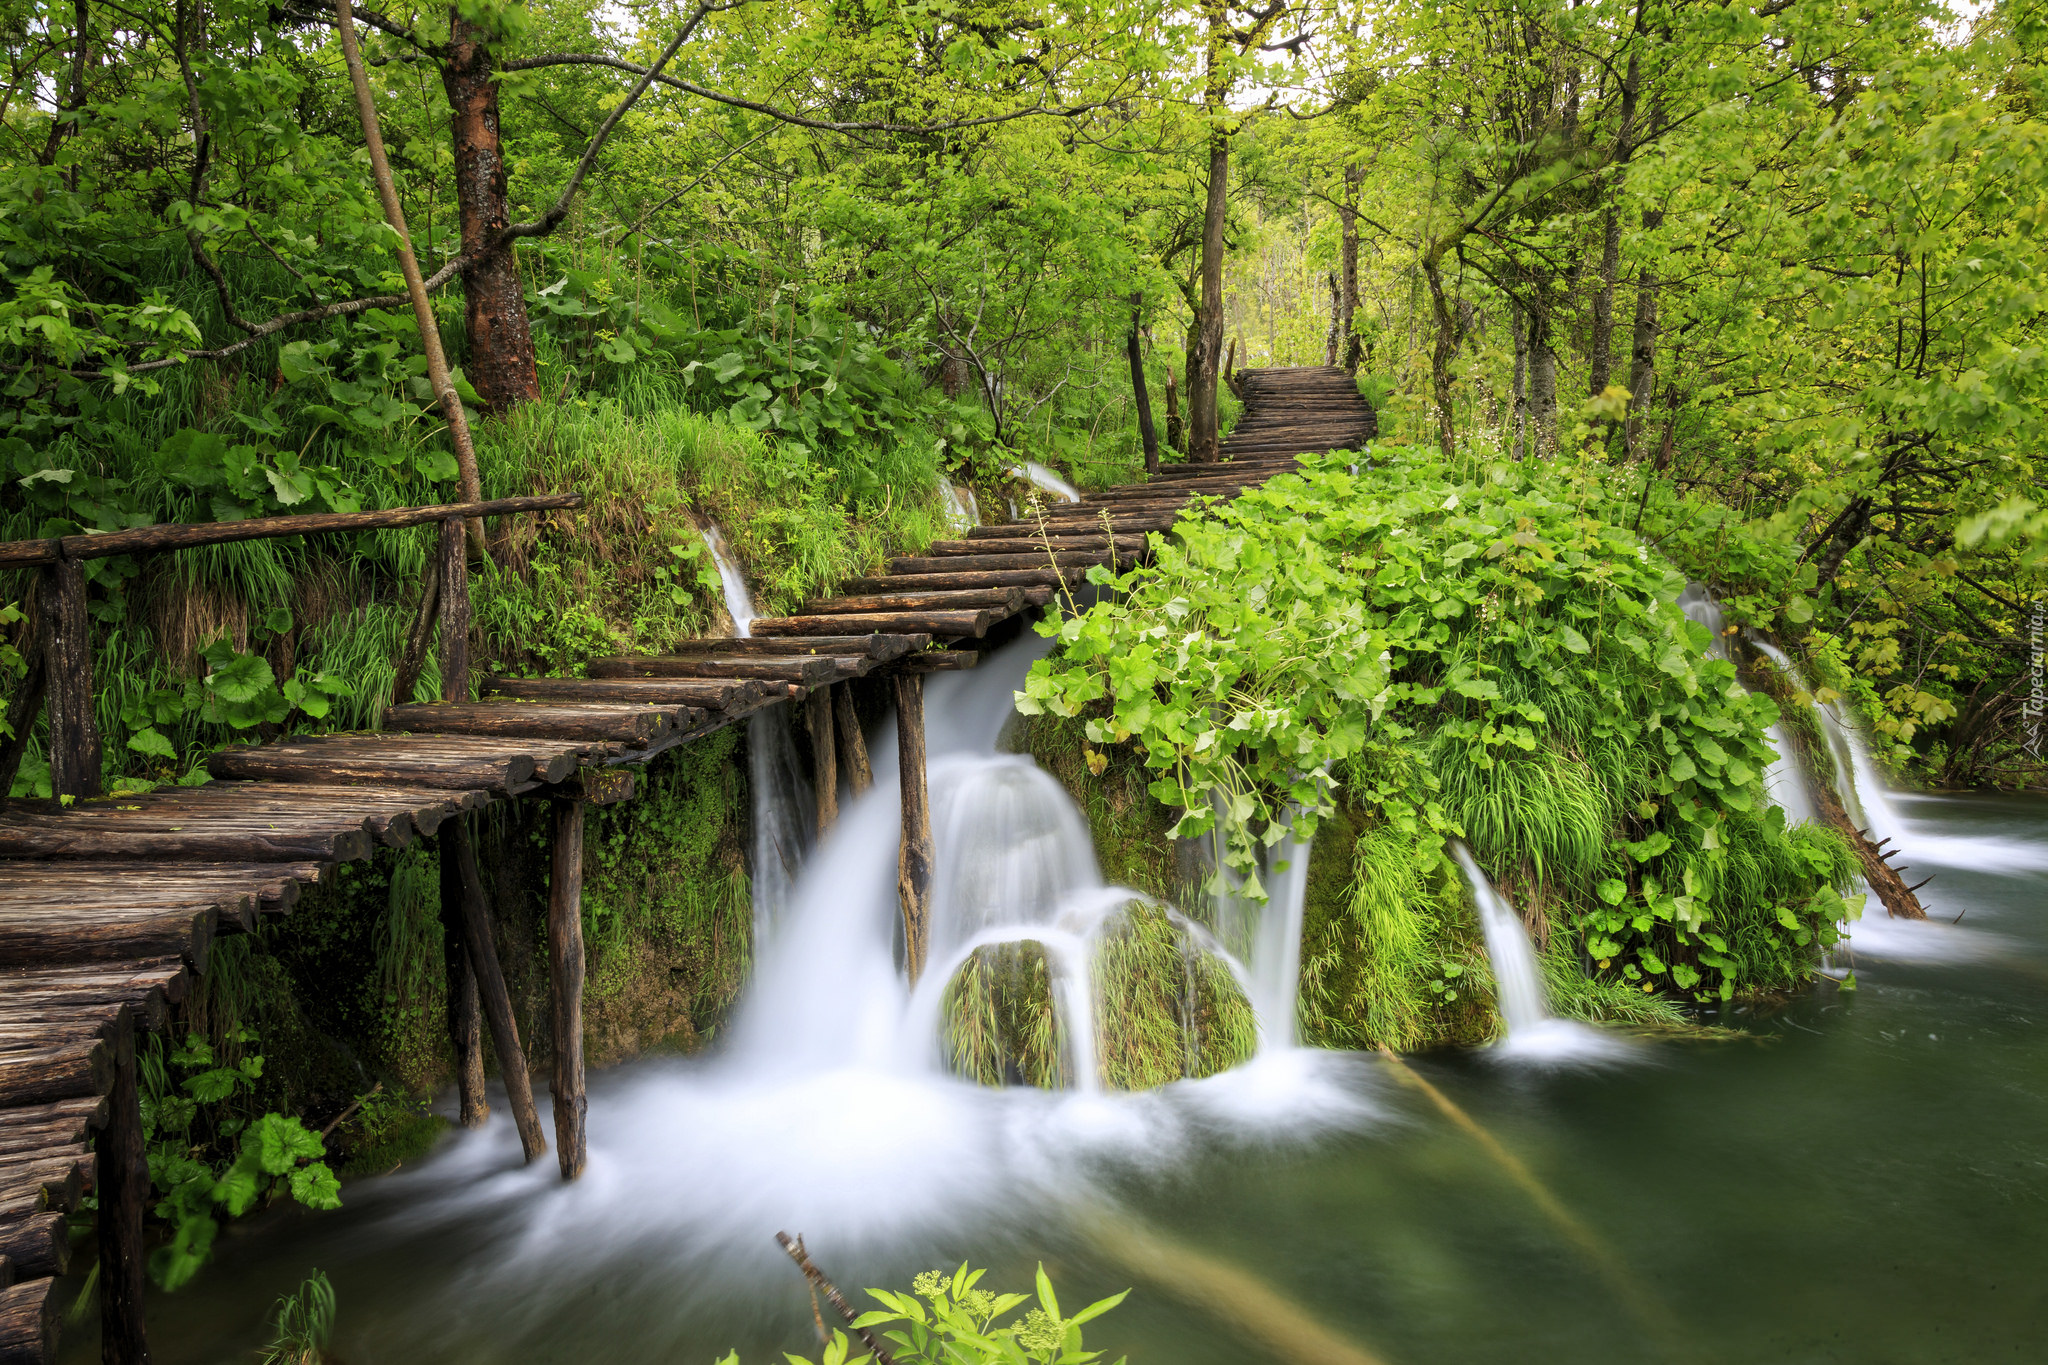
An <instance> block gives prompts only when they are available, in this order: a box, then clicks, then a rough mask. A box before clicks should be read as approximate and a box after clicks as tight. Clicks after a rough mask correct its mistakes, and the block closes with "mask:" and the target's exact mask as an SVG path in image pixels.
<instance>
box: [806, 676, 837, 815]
mask: <svg viewBox="0 0 2048 1365" xmlns="http://www.w3.org/2000/svg"><path fill="white" fill-rule="evenodd" d="M836 690H837V689H836V688H834V687H833V686H832V685H831V684H830V683H827V684H826V685H825V686H823V687H814V688H812V689H811V692H810V695H809V696H807V697H805V698H804V705H805V707H806V708H807V709H808V712H809V718H810V723H811V767H812V772H811V785H812V786H813V787H814V788H816V789H817V794H818V828H817V836H818V837H819V838H820V839H822V838H824V837H825V831H826V830H828V829H830V828H832V826H833V824H834V823H835V822H836V821H837V820H838V819H839V746H838V745H837V744H836V743H835V742H834V740H833V736H832V693H833V692H834V691H836Z"/></svg>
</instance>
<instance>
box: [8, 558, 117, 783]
mask: <svg viewBox="0 0 2048 1365" xmlns="http://www.w3.org/2000/svg"><path fill="white" fill-rule="evenodd" d="M36 600H37V604H38V608H39V610H40V611H41V613H42V624H43V673H44V685H43V691H44V694H45V695H46V696H47V697H48V698H49V709H50V733H49V737H48V744H49V756H50V793H51V795H53V796H60V797H61V796H72V797H84V796H98V795H99V794H100V783H101V779H102V773H101V769H102V768H103V766H104V760H103V758H102V755H101V751H100V730H99V723H98V721H97V720H95V718H94V716H93V697H92V693H93V686H92V620H91V618H90V617H89V616H88V615H87V614H86V610H85V566H84V565H82V564H80V563H79V562H78V561H76V560H72V559H67V560H62V561H60V562H58V563H56V564H53V565H51V566H50V567H49V568H48V569H47V570H45V571H44V573H43V581H42V586H41V591H40V593H38V595H37V599H36ZM25 722H26V718H25V717H24V718H20V719H18V720H17V723H20V724H25Z"/></svg>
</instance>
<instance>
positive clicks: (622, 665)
mask: <svg viewBox="0 0 2048 1365" xmlns="http://www.w3.org/2000/svg"><path fill="white" fill-rule="evenodd" d="M868 666H869V660H868V658H867V656H866V655H864V654H852V655H848V654H837V655H835V654H735V655H732V656H730V657H726V658H716V657H709V656H707V657H705V658H678V657H674V656H669V655H662V656H651V655H650V656H621V657H617V658H610V659H592V660H591V661H590V666H589V668H588V669H586V670H585V671H586V672H588V673H589V674H590V676H591V677H593V678H766V679H770V680H772V681H776V682H785V683H795V684H797V685H798V686H800V687H823V686H824V685H825V684H827V683H834V682H838V681H839V680H840V679H841V678H857V677H859V676H860V675H861V674H863V673H865V672H867V670H868Z"/></svg>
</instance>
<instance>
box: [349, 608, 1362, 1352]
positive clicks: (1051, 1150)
mask: <svg viewBox="0 0 2048 1365" xmlns="http://www.w3.org/2000/svg"><path fill="white" fill-rule="evenodd" d="M1046 647H1047V646H1046V642H1045V641H1043V640H1041V639H1040V638H1038V637H1036V636H1027V637H1025V638H1024V639H1022V640H1020V641H1018V642H1017V644H1016V645H1014V646H1012V647H1010V648H1008V649H1005V650H1003V651H1001V652H999V654H998V655H997V656H996V657H994V658H992V659H991V660H990V661H988V662H987V663H984V664H983V665H982V667H981V668H979V669H975V670H972V671H968V672H964V673H955V674H945V675H939V676H936V677H933V678H931V679H930V680H929V682H928V684H927V689H926V691H927V700H926V713H927V722H926V729H927V742H928V744H929V747H930V754H931V756H930V759H929V767H928V780H929V789H930V793H931V805H932V813H933V841H934V847H935V853H936V858H935V882H934V887H933V898H932V925H931V951H930V958H931V965H930V968H929V969H928V970H927V972H926V974H925V976H924V979H923V980H922V981H921V982H919V983H918V985H917V987H916V989H915V990H914V991H913V990H912V989H911V988H910V986H909V985H908V983H907V982H906V981H905V979H904V976H903V972H902V969H901V965H900V963H901V954H902V944H901V939H902V934H901V916H900V914H899V910H898V905H897V897H896V858H897V843H898V793H897V790H896V782H895V781H894V777H895V772H894V769H895V753H894V749H895V746H894V744H893V742H892V740H891V737H890V736H889V735H888V734H887V733H886V732H885V734H884V735H882V736H879V737H878V743H877V744H876V746H875V760H876V765H875V766H876V769H877V772H876V782H875V785H874V786H873V787H872V788H871V789H870V790H869V791H868V792H867V793H865V794H864V795H863V796H861V797H860V798H858V799H857V800H854V801H852V802H850V803H849V804H848V805H847V807H846V808H845V810H844V811H843V813H842V815H841V818H840V820H839V822H838V824H837V825H835V826H834V828H833V829H832V830H831V831H829V832H828V833H827V835H826V837H825V838H824V839H822V840H821V841H819V843H818V845H817V847H816V849H815V850H814V851H813V852H812V854H811V856H810V859H809V861H808V862H807V863H806V864H805V865H804V867H803V869H802V872H801V874H800V875H799V876H798V878H797V879H796V882H795V885H794V886H793V888H792V891H791V896H790V899H789V903H788V906H787V907H786V910H785V912H784V913H783V915H782V916H780V917H779V918H776V919H772V920H764V921H762V922H761V928H762V939H761V943H760V947H759V956H758V960H757V963H756V967H755V973H754V977H753V980H752V981H751V983H750V984H749V986H748V987H747V990H746V993H745V995H744V997H743V999H742V1001H741V1003H740V1004H739V1006H738V1007H737V1009H736V1012H735V1017H734V1019H733V1021H732V1023H731V1025H730V1027H729V1028H728V1029H727V1031H726V1033H725V1036H724V1039H723V1041H722V1045H721V1047H720V1048H719V1049H718V1050H717V1051H716V1052H715V1053H714V1054H713V1055H709V1056H700V1057H696V1058H690V1059H678V1060H674V1061H668V1062H642V1063H639V1064H636V1065H634V1066H632V1067H628V1068H622V1069H621V1070H619V1071H616V1072H612V1073H609V1074H604V1075H598V1076H594V1077H593V1078H592V1085H591V1095H590V1114H589V1132H590V1164H589V1168H588V1171H587V1172H586V1174H585V1175H584V1176H583V1178H582V1179H581V1180H580V1181H578V1182H577V1183H575V1184H574V1185H569V1186H562V1185H561V1184H560V1182H559V1176H558V1174H557V1172H556V1170H555V1165H554V1162H553V1161H551V1160H548V1161H542V1162H538V1163H535V1164H534V1165H533V1166H531V1167H526V1168H521V1167H520V1164H519V1159H518V1146H517V1139H516V1136H515V1135H514V1133H513V1130H512V1127H511V1125H510V1122H509V1120H507V1119H506V1118H505V1117H504V1111H503V1108H502V1107H500V1109H499V1110H498V1111H497V1117H495V1118H494V1121H493V1123H492V1124H491V1125H490V1126H489V1127H488V1128H486V1129H484V1130H482V1131H481V1132H478V1133H474V1134H465V1135H462V1136H460V1137H459V1138H457V1139H456V1140H455V1141H453V1142H452V1143H451V1144H450V1145H449V1147H448V1148H447V1149H446V1150H445V1151H444V1153H443V1154H442V1155H441V1156H438V1157H437V1158H435V1159H434V1160H433V1161H432V1162H431V1164H430V1166H429V1167H428V1168H426V1169H424V1170H423V1171H421V1172H420V1173H419V1174H416V1175H413V1176H410V1177H408V1176H403V1175H401V1176H398V1177H395V1178H393V1179H392V1180H391V1181H389V1182H386V1184H387V1186H388V1187H389V1188H390V1189H391V1190H392V1194H393V1202H394V1204H396V1205H400V1206H402V1207H401V1208H399V1209H398V1210H397V1211H395V1212H394V1213H393V1214H392V1215H391V1218H392V1219H393V1220H395V1221H396V1223H397V1225H398V1227H399V1229H400V1230H401V1231H403V1232H405V1233H406V1234H407V1235H418V1234H420V1233H422V1232H424V1231H427V1230H429V1229H431V1228H433V1227H436V1226H449V1227H461V1228H463V1229H464V1230H465V1232H464V1235H465V1237H469V1236H477V1237H484V1238H489V1239H491V1242H490V1244H491V1246H492V1255H491V1256H489V1257H485V1258H478V1259H479V1260H481V1261H487V1262H488V1264H487V1265H479V1266H478V1267H477V1268H476V1269H474V1270H473V1271H472V1272H470V1274H469V1277H468V1279H466V1280H463V1281H461V1282H459V1283H457V1284H455V1285H453V1286H451V1288H450V1289H449V1290H448V1293H450V1294H451V1295H460V1294H467V1293H471V1292H486V1293H489V1295H490V1298H491V1301H492V1303H493V1305H494V1307H493V1311H494V1312H502V1313H503V1314H504V1315H506V1317H507V1320H508V1321H516V1320H518V1319H519V1317H520V1315H522V1314H531V1315H533V1316H534V1318H535V1319H536V1320H540V1319H542V1318H545V1317H547V1316H548V1315H549V1314H553V1313H559V1312H560V1311H561V1304H560V1302H559V1301H558V1300H556V1299H555V1298H554V1297H553V1294H552V1292H551V1291H550V1289H549V1286H551V1285H553V1284H554V1283H555V1282H556V1281H557V1280H558V1279H559V1272H560V1267H561V1266H562V1265H563V1264H564V1263H565V1261H567V1262H574V1263H577V1264H579V1265H587V1266H605V1267H617V1273H618V1274H619V1275H621V1276H625V1277H629V1278H630V1277H635V1276H642V1277H644V1276H646V1275H648V1274H649V1273H651V1271H650V1269H649V1268H652V1267H658V1269H659V1274H660V1275H661V1276H662V1277H664V1283H668V1282H672V1283H673V1284H674V1286H675V1289H674V1295H675V1296H676V1297H677V1298H678V1299H683V1298H687V1297H690V1296H702V1295H713V1294H717V1293H719V1292H720V1291H721V1287H722V1286H723V1287H727V1288H729V1289H732V1290H739V1289H741V1288H750V1287H756V1286H758V1284H759V1283H760V1282H762V1281H763V1280H764V1279H768V1280H769V1281H770V1282H774V1283H780V1282H781V1280H782V1277H786V1276H787V1274H788V1273H789V1272H788V1267H787V1265H786V1264H784V1265H780V1266H779V1268H778V1261H779V1259H780V1255H781V1253H780V1252H779V1251H778V1250H777V1248H776V1246H775V1244H774V1242H773V1241H772V1234H773V1233H774V1232H775V1231H777V1230H778V1229H782V1230H788V1231H790V1232H792V1233H796V1232H801V1233H803V1234H804V1235H805V1237H806V1239H807V1241H808V1243H809V1245H810V1246H811V1247H812V1248H813V1249H814V1251H816V1252H817V1253H818V1254H819V1255H820V1256H821V1257H836V1258H846V1259H856V1258H861V1257H865V1256H870V1255H888V1254H899V1253H904V1249H905V1248H916V1247H923V1246H933V1245H937V1244H939V1243H941V1242H943V1241H944V1239H946V1238H948V1237H960V1236H970V1235H971V1236H973V1237H975V1238H976V1239H977V1240H981V1241H986V1240H987V1239H988V1238H990V1237H992V1236H1000V1235H1002V1234H1003V1232H1004V1231H1005V1230H1021V1229H1027V1228H1032V1227H1037V1228H1041V1229H1042V1228H1043V1227H1044V1226H1046V1225H1047V1224H1048V1223H1050V1222H1052V1221H1055V1220H1060V1219H1065V1218H1068V1217H1071V1216H1073V1215H1074V1213H1075V1212H1076V1210H1079V1209H1082V1208H1090V1209H1094V1210H1097V1211H1098V1212H1099V1210H1100V1209H1101V1208H1102V1207H1105V1206H1110V1205H1113V1203H1114V1200H1115V1194H1114V1192H1113V1190H1112V1189H1111V1185H1112V1184H1114V1183H1115V1182H1117V1181H1120V1180H1122V1179H1123V1178H1125V1177H1127V1176H1129V1175H1131V1174H1144V1173H1160V1174H1164V1173H1166V1172H1168V1171H1170V1170H1172V1169H1173V1168H1174V1167H1175V1166H1176V1165H1178V1164H1179V1163H1182V1162H1184V1161H1187V1160H1190V1159H1192V1157H1193V1156H1194V1155H1195V1153H1196V1152H1197V1150H1198V1149H1206V1148H1213V1147H1214V1146H1215V1145H1217V1144H1218V1143H1224V1144H1228V1143H1231V1142H1236V1141H1254V1142H1260V1143H1266V1142H1272V1141H1276V1140H1282V1139H1285V1140H1302V1139H1306V1138H1309V1137H1312V1136H1313V1135H1315V1134H1317V1133H1320V1132H1325V1131H1329V1130H1331V1129H1334V1128H1339V1127H1343V1128H1355V1127H1357V1126H1358V1125H1359V1124H1361V1123H1363V1122H1365V1121H1367V1120H1369V1119H1370V1118H1371V1116H1372V1115H1373V1113H1374V1110H1373V1108H1372V1106H1371V1104H1370V1102H1369V1101H1368V1100H1367V1099H1366V1098H1365V1094H1366V1092H1367V1091H1368V1090H1369V1088H1370V1083H1369V1081H1368V1080H1367V1075H1368V1071H1367V1067H1366V1066H1365V1064H1363V1063H1362V1061H1361V1059H1359V1058H1357V1057H1355V1056H1350V1055H1347V1054H1338V1053H1328V1052H1321V1051H1315V1050H1309V1049H1300V1048H1295V1047H1291V1046H1286V1045H1284V1044H1276V1045H1270V1046H1267V1047H1265V1048H1263V1049H1262V1050H1261V1052H1260V1054H1259V1056H1258V1057H1257V1058H1255V1059H1254V1060H1253V1061H1251V1062H1250V1063H1248V1064H1246V1065H1244V1066H1241V1067H1238V1068H1235V1069H1233V1070H1232V1071H1229V1072H1226V1073H1224V1074H1222V1075H1219V1076H1214V1077H1211V1078H1208V1079H1206V1080H1198V1081H1180V1082H1176V1083H1174V1084H1172V1085H1169V1086H1167V1087H1165V1088H1163V1089H1161V1090H1156V1091H1151V1092H1146V1093H1142V1094H1126V1093H1118V1092H1111V1091H1107V1090H1105V1089H1103V1088H1102V1086H1101V1085H1100V1083H1099V1079H1098V1078H1096V1076H1095V1061H1094V1027H1093V1000H1092V991H1093V983H1092V980H1091V973H1090V971H1089V961H1090V958H1091V955H1092V953H1093V950H1094V945H1095V941H1096V937H1097V935H1098V934H1099V933H1100V932H1101V931H1102V930H1103V929H1104V928H1105V927H1106V926H1108V925H1110V924H1112V923H1114V921H1115V918H1116V916H1117V915H1118V914H1119V913H1120V912H1121V911H1122V909H1123V908H1124V907H1125V906H1126V905H1128V904H1129V903H1130V901H1131V900H1132V898H1133V893H1132V892H1130V891H1128V890H1124V889H1120V888H1117V887H1114V886H1109V885H1106V884H1105V883H1104V882H1103V881H1102V878H1101V874H1100V872H1099V869H1098V867H1097V864H1096V860H1095V856H1094V850H1093V848H1092V845H1091V843H1090V839H1089V834H1088V829H1087V826H1086V823H1085V822H1084V821H1083V820H1082V819H1081V817H1080V814H1079V812H1078V811H1077V810H1075V808H1074V806H1073V804H1072V802H1071V800H1070V799H1069V798H1068V797H1067V795H1066V792H1065V791H1064V789H1062V788H1061V787H1060V786H1059V784H1058V783H1057V782H1055V781H1054V780H1053V779H1052V778H1051V777H1049V776H1048V775H1047V774H1045V773H1044V772H1042V771H1040V770H1039V769H1038V768H1037V767H1036V765H1035V764H1033V763H1032V762H1031V761H1030V760H1029V759H1028V758H1024V757H1020V756H1017V755H1011V754H999V753H996V752H995V751H994V746H995V743H996V740H997V738H998V736H999V734H1000V733H1001V731H1002V729H1003V727H1004V725H1005V723H1006V722H1007V721H1008V720H1009V718H1010V717H1011V715H1012V713H1013V702H1012V693H1013V691H1014V689H1015V688H1016V687H1017V686H1018V685H1019V684H1020V683H1021V681H1022V677H1023V674H1024V672H1025V670H1026V669H1027V668H1028V667H1029V665H1030V663H1031V661H1032V660H1033V659H1034V658H1036V657H1038V656H1039V655H1041V654H1043V653H1044V651H1045V648H1046ZM1305 852H1306V851H1305V850H1303V855H1304V856H1302V857H1301V858H1300V859H1299V860H1298V861H1299V865H1300V866H1301V867H1302V868H1303V869H1305V867H1306V857H1305ZM1279 880H1280V881H1281V882H1283V883H1285V882H1287V881H1288V877H1286V876H1283V877H1281V878H1280V879H1279ZM1276 890H1278V888H1277V887H1276ZM1289 894H1291V893H1289ZM1275 899H1276V901H1280V903H1281V904H1282V906H1283V907H1285V906H1286V905H1287V904H1288V903H1287V902H1286V901H1283V900H1280V897H1278V896H1276V898H1275ZM1281 914H1282V917H1283V919H1284V920H1291V928H1290V929H1289V932H1290V933H1291V934H1292V935H1293V937H1294V938H1295V940H1296V941H1297V943H1298V939H1299V932H1300V920H1299V908H1298V899H1297V901H1296V902H1295V903H1294V908H1292V909H1288V908H1283V909H1282V911H1281ZM1253 929H1254V937H1255V938H1257V937H1259V935H1258V934H1257V925H1256V924H1254V925H1253ZM1193 933H1194V934H1196V935H1197V936H1198V941H1199V942H1200V943H1201V944H1202V945H1203V946H1204V947H1205V948H1206V949H1207V950H1210V951H1216V950H1217V949H1216V945H1215V943H1214V941H1213V940H1210V939H1208V938H1207V937H1206V936H1205V935H1201V932H1200V930H1199V928H1196V929H1195V930H1193ZM1276 937H1277V936H1276ZM1026 941H1028V942H1037V943H1041V944H1043V945H1044V946H1045V949H1046V956H1047V961H1048V965H1049V966H1050V967H1051V968H1052V970H1053V972H1054V975H1055V979H1056V1000H1057V1005H1058V1008H1059V1011H1060V1013H1061V1015H1062V1018H1063V1022H1064V1024H1065V1033H1066V1036H1067V1038H1068V1041H1069V1048H1070V1055H1069V1058H1068V1063H1069V1068H1070V1070H1071V1072H1072V1073H1073V1075H1074V1079H1075V1082H1076V1083H1075V1085H1074V1086H1073V1088H1071V1089H1068V1090H1063V1091H1041V1090H1036V1089H1032V1088H1028V1087H1016V1088H1008V1089H995V1088H989V1087H984V1086H980V1085H976V1084H973V1083H971V1082H967V1081H963V1080H960V1079H957V1078H955V1077H954V1076H952V1075H950V1074H949V1073H948V1072H947V1071H946V1069H945V1067H944V1065H943V1062H942V1057H941V1045H940V999H941V995H942V992H943V988H944V984H945V981H946V979H947V977H948V975H949V974H950V973H951V971H952V970H953V969H954V968H955V967H956V966H957V965H958V963H959V962H961V961H962V960H964V958H965V957H966V955H967V954H968V953H970V952H972V951H973V950H974V949H975V948H976V947H979V946H982V945H985V944H992V943H1005V942H1026ZM1294 951H1295V952H1297V953H1298V947H1296V948H1295V950H1294ZM1219 955H1220V954H1219ZM1255 956H1256V957H1257V958H1259V959H1263V958H1264V956H1265V954H1264V951H1263V950H1261V951H1260V952H1259V953H1258V954H1256V955H1255ZM1226 961H1230V966H1231V968H1232V970H1233V971H1234V972H1236V973H1238V975H1239V979H1240V980H1241V981H1245V982H1247V983H1250V982H1251V981H1252V980H1254V979H1255V978H1257V977H1259V976H1260V975H1261V974H1262V973H1264V972H1269V971H1270V972H1273V973H1275V974H1276V975H1277V973H1278V972H1279V971H1280V970H1281V968H1280V967H1279V966H1278V965H1277V964H1269V963H1266V962H1264V961H1263V960H1260V961H1255V962H1254V963H1253V964H1251V965H1246V964H1243V963H1239V962H1236V961H1234V960H1230V959H1228V958H1227V957H1226ZM1289 989H1290V994H1289V997H1288V998H1289V1005H1288V1008H1289V1009H1290V1010H1291V1008H1292V1005H1291V999H1292V997H1291V985H1290V988H1289ZM1255 1003H1256V1001H1255ZM1291 1027H1292V1026H1291V1021H1290V1022H1289V1023H1288V1024H1287V1025H1285V1026H1284V1027H1282V1028H1277V1029H1276V1028H1275V1027H1274V1025H1273V1024H1272V1022H1271V1021H1266V1020H1262V1021H1261V1028H1262V1031H1263V1032H1264V1033H1266V1034H1268V1035H1272V1036H1275V1037H1285V1038H1289V1039H1291V1036H1292V1035H1291ZM391 1226H392V1224H391V1223H390V1222H385V1223H383V1224H382V1225H381V1227H382V1228H383V1229H384V1230H383V1231H379V1232H376V1234H375V1235H379V1236H382V1235H388V1231H389V1229H390V1228H391ZM907 1254H921V1253H907ZM522 1289H525V1290H530V1293H527V1292H521V1291H522Z"/></svg>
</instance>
